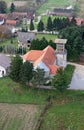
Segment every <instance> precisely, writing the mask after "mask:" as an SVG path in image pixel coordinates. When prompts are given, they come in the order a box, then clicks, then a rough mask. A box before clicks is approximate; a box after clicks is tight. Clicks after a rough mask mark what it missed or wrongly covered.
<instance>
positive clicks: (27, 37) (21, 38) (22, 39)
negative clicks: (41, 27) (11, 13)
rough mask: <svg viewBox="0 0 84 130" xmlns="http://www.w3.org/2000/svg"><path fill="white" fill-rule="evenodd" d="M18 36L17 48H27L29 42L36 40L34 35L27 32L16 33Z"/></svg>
mask: <svg viewBox="0 0 84 130" xmlns="http://www.w3.org/2000/svg"><path fill="white" fill-rule="evenodd" d="M17 35H18V47H26V48H29V47H30V45H31V41H32V40H35V39H36V36H35V33H29V32H17Z"/></svg>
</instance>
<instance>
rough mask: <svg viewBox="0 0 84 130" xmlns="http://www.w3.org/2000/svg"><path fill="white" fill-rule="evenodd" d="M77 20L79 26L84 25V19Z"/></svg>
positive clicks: (70, 18)
mask: <svg viewBox="0 0 84 130" xmlns="http://www.w3.org/2000/svg"><path fill="white" fill-rule="evenodd" d="M71 20H72V17H69V21H71ZM75 20H76V24H77V25H78V26H81V25H84V18H75Z"/></svg>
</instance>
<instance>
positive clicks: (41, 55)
mask: <svg viewBox="0 0 84 130" xmlns="http://www.w3.org/2000/svg"><path fill="white" fill-rule="evenodd" d="M23 59H24V60H29V61H33V62H34V66H37V65H38V64H39V63H40V62H41V61H42V62H43V63H44V64H45V65H46V66H47V67H48V68H49V69H50V73H51V74H56V71H57V69H58V68H59V66H57V65H54V64H55V60H56V57H55V51H54V49H53V48H52V47H51V46H47V47H46V48H45V49H44V50H42V51H39V50H31V51H29V52H28V53H26V54H25V55H24V56H23Z"/></svg>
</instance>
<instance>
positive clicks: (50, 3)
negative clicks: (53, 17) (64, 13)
mask: <svg viewBox="0 0 84 130" xmlns="http://www.w3.org/2000/svg"><path fill="white" fill-rule="evenodd" d="M69 5H75V2H74V1H72V0H47V1H46V3H44V4H43V5H42V6H41V7H40V8H39V9H38V10H37V12H38V14H40V13H44V12H46V10H47V9H48V10H53V9H54V8H55V7H67V6H69Z"/></svg>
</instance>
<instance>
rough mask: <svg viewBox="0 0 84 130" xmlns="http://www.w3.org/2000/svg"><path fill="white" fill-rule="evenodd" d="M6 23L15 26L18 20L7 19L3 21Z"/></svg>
mask: <svg viewBox="0 0 84 130" xmlns="http://www.w3.org/2000/svg"><path fill="white" fill-rule="evenodd" d="M5 24H6V25H11V26H17V25H18V21H17V20H10V19H7V20H6V22H5Z"/></svg>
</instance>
